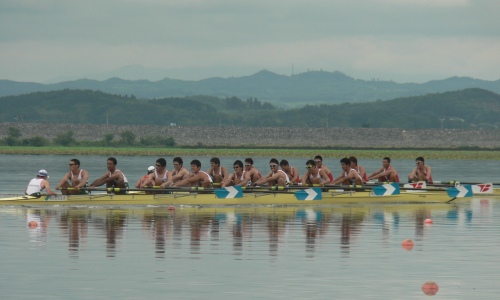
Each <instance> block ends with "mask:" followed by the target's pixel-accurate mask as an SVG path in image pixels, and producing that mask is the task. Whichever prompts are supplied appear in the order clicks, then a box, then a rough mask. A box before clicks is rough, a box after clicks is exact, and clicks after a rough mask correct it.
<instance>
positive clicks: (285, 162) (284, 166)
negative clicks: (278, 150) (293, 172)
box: [280, 159, 290, 171]
mask: <svg viewBox="0 0 500 300" xmlns="http://www.w3.org/2000/svg"><path fill="white" fill-rule="evenodd" d="M280 167H281V169H282V170H285V171H288V169H290V164H289V163H288V160H286V159H282V160H281V161H280Z"/></svg>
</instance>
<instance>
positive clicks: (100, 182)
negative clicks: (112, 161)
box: [90, 172, 109, 187]
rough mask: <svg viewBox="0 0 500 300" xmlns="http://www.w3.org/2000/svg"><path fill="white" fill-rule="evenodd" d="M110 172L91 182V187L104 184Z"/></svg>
mask: <svg viewBox="0 0 500 300" xmlns="http://www.w3.org/2000/svg"><path fill="white" fill-rule="evenodd" d="M108 174H109V173H108V172H106V173H104V175H102V176H101V177H99V178H97V179H96V180H94V182H92V184H90V187H96V186H101V185H103V184H105V183H106V176H108Z"/></svg>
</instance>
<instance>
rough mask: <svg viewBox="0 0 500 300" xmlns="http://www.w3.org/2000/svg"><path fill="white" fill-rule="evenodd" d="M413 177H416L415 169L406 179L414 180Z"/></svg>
mask: <svg viewBox="0 0 500 300" xmlns="http://www.w3.org/2000/svg"><path fill="white" fill-rule="evenodd" d="M415 175H417V168H414V169H413V171H411V173H410V174H408V179H414V178H415Z"/></svg>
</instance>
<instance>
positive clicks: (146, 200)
mask: <svg viewBox="0 0 500 300" xmlns="http://www.w3.org/2000/svg"><path fill="white" fill-rule="evenodd" d="M322 198H323V199H322V200H297V199H296V198H295V195H294V194H293V193H285V192H252V193H244V194H243V197H242V198H229V199H220V198H217V197H216V196H215V195H214V194H213V193H210V194H202V193H189V192H174V193H171V194H144V193H141V192H138V193H130V194H125V195H115V194H90V195H69V196H63V195H59V196H51V197H41V198H35V197H30V196H17V197H9V198H0V205H45V204H49V205H204V206H205V205H330V204H350V203H445V202H447V201H449V200H451V199H452V198H450V197H449V196H448V195H447V194H446V193H445V192H419V193H406V192H402V193H401V194H399V195H390V196H375V195H373V194H372V193H371V192H355V191H346V192H323V194H322Z"/></svg>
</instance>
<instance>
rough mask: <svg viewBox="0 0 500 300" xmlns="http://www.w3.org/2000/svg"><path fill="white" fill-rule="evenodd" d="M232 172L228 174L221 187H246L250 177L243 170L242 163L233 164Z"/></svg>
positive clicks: (238, 161)
mask: <svg viewBox="0 0 500 300" xmlns="http://www.w3.org/2000/svg"><path fill="white" fill-rule="evenodd" d="M233 169H234V172H233V173H231V174H229V176H228V177H227V179H226V180H224V182H223V183H222V187H226V186H233V185H237V186H246V185H247V183H248V182H250V175H249V174H248V173H247V172H246V171H245V169H243V162H242V161H241V160H237V161H235V162H234V164H233Z"/></svg>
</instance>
